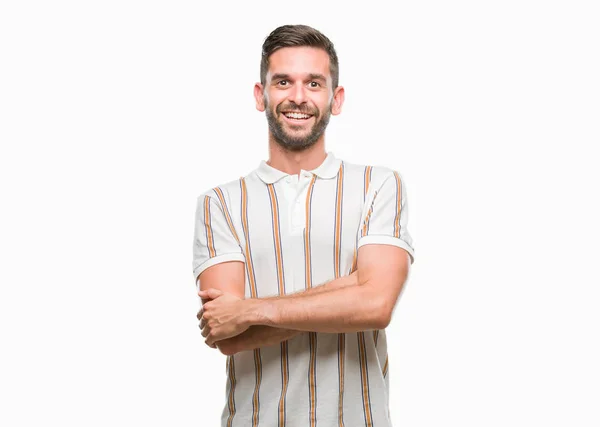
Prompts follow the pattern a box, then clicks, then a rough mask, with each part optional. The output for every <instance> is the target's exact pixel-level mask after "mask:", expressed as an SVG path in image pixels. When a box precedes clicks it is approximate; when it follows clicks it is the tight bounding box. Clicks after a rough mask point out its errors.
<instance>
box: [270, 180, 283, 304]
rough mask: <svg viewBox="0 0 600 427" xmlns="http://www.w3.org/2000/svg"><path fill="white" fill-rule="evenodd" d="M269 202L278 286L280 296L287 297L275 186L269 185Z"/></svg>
mask: <svg viewBox="0 0 600 427" xmlns="http://www.w3.org/2000/svg"><path fill="white" fill-rule="evenodd" d="M267 188H268V190H269V200H270V202H271V223H272V226H273V245H274V248H275V259H276V264H277V284H278V289H279V295H285V279H284V276H285V275H284V271H283V251H282V248H281V226H280V220H279V202H278V200H277V193H276V192H275V187H274V186H273V184H268V185H267Z"/></svg>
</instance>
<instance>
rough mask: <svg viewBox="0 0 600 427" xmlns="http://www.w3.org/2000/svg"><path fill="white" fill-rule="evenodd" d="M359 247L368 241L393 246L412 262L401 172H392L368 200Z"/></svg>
mask: <svg viewBox="0 0 600 427" xmlns="http://www.w3.org/2000/svg"><path fill="white" fill-rule="evenodd" d="M368 203H369V209H368V210H367V212H366V214H365V216H364V217H363V221H362V230H361V237H360V238H359V240H358V247H361V246H363V245H368V244H382V245H393V246H398V247H400V248H402V249H404V250H405V251H406V252H408V254H409V255H410V263H411V264H412V263H414V261H415V258H414V256H415V250H414V247H413V240H412V237H411V236H410V234H409V232H408V228H407V226H408V199H407V196H406V185H405V183H404V180H403V179H402V177H401V175H400V174H399V173H398V172H396V171H392V173H391V174H390V175H389V176H387V177H386V178H385V179H384V181H383V183H382V184H381V186H380V187H379V188H378V189H377V190H376V191H375V192H374V193H373V194H372V195H371V198H370V200H368Z"/></svg>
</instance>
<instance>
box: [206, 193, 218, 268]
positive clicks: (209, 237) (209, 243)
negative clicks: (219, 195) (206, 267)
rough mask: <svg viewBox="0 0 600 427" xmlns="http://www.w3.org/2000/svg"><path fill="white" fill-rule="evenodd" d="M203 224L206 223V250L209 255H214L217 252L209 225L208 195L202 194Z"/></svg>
mask: <svg viewBox="0 0 600 427" xmlns="http://www.w3.org/2000/svg"><path fill="white" fill-rule="evenodd" d="M204 224H205V225H206V246H208V252H209V254H210V257H211V258H212V257H214V256H215V255H216V254H217V252H216V251H215V242H214V239H213V232H212V226H211V225H210V197H209V196H204Z"/></svg>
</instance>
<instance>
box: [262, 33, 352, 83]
mask: <svg viewBox="0 0 600 427" xmlns="http://www.w3.org/2000/svg"><path fill="white" fill-rule="evenodd" d="M301 46H310V47H316V48H320V49H323V50H324V51H325V52H327V54H328V55H329V72H330V73H331V80H332V84H333V88H334V89H335V88H336V87H337V86H338V82H339V76H340V71H339V64H338V57H337V53H336V52H335V48H334V47H333V43H332V42H331V40H329V39H328V38H327V37H326V36H325V35H324V34H322V33H321V32H320V31H318V30H315V29H314V28H312V27H309V26H308V25H282V26H281V27H277V28H275V29H274V30H273V31H272V32H271V34H269V36H268V37H267V38H266V39H265V41H264V43H263V45H262V58H261V60H260V82H261V84H263V85H264V84H265V81H266V79H267V71H268V69H269V57H270V56H271V55H272V54H273V53H274V52H275V51H277V50H279V49H281V48H284V47H301Z"/></svg>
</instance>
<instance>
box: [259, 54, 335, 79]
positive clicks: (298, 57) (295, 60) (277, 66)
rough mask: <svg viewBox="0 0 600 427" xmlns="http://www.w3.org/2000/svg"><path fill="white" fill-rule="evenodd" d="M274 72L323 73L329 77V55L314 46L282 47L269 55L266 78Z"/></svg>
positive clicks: (290, 73) (291, 73)
mask: <svg viewBox="0 0 600 427" xmlns="http://www.w3.org/2000/svg"><path fill="white" fill-rule="evenodd" d="M275 73H283V74H289V75H293V74H311V73H312V74H323V75H324V76H327V78H330V77H331V76H330V72H329V55H328V54H327V52H325V50H323V49H319V48H316V47H309V46H301V47H284V48H281V49H278V50H276V51H275V52H274V53H272V54H271V56H270V57H269V70H268V71H267V79H269V78H270V76H271V75H273V74H275Z"/></svg>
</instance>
